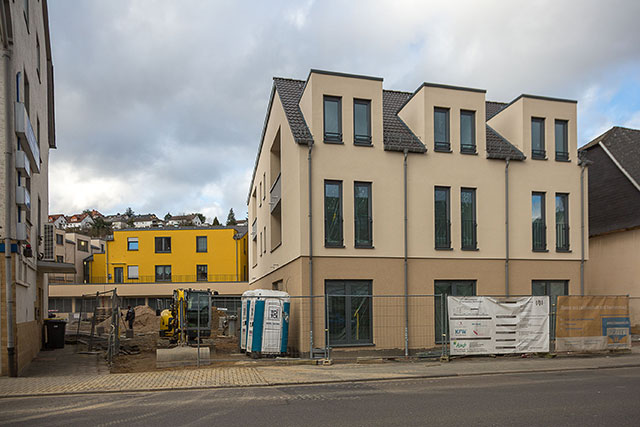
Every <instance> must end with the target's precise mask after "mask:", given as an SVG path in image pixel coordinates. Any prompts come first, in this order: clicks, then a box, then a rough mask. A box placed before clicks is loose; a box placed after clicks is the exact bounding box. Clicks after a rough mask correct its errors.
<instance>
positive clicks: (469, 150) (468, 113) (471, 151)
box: [460, 110, 477, 154]
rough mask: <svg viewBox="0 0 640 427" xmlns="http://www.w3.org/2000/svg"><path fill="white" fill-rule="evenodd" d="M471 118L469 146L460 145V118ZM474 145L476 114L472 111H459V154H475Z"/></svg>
mask: <svg viewBox="0 0 640 427" xmlns="http://www.w3.org/2000/svg"><path fill="white" fill-rule="evenodd" d="M463 116H471V143H472V144H471V145H468V144H466V145H463V144H462V117H463ZM476 150H477V145H476V112H475V111H473V110H460V152H461V153H462V154H477V151H476Z"/></svg>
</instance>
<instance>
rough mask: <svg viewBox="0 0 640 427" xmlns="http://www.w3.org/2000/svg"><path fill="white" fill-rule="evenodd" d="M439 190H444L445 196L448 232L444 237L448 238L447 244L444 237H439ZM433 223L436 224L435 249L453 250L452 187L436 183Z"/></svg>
mask: <svg viewBox="0 0 640 427" xmlns="http://www.w3.org/2000/svg"><path fill="white" fill-rule="evenodd" d="M438 191H444V192H445V195H446V198H445V209H446V224H445V226H446V234H445V235H444V236H443V238H444V239H445V240H446V246H445V245H444V242H442V241H441V240H442V239H439V238H438V235H439V233H438V214H437V200H436V197H437V193H438ZM433 225H434V235H433V236H434V238H433V241H434V246H435V249H438V250H451V187H445V186H440V185H436V186H435V187H434V190H433Z"/></svg>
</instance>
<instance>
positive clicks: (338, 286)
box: [325, 280, 373, 345]
mask: <svg viewBox="0 0 640 427" xmlns="http://www.w3.org/2000/svg"><path fill="white" fill-rule="evenodd" d="M325 292H326V298H327V315H328V326H329V331H328V332H329V334H328V335H329V336H328V338H329V343H330V345H362V344H371V343H373V327H372V326H373V322H372V318H373V313H372V311H373V301H372V299H373V298H372V297H371V292H372V282H371V280H327V281H325Z"/></svg>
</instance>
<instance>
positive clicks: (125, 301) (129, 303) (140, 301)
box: [122, 297, 147, 308]
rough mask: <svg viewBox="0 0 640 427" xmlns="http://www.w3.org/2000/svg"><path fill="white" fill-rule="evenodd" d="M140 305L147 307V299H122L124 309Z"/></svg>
mask: <svg viewBox="0 0 640 427" xmlns="http://www.w3.org/2000/svg"><path fill="white" fill-rule="evenodd" d="M139 305H147V302H146V300H145V298H131V297H129V298H122V307H123V308H126V307H129V306H131V307H137V306H139Z"/></svg>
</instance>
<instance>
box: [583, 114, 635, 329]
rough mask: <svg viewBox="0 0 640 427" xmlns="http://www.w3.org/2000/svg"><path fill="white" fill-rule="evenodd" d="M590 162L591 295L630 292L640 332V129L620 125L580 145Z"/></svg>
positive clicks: (588, 283) (588, 277)
mask: <svg viewBox="0 0 640 427" xmlns="http://www.w3.org/2000/svg"><path fill="white" fill-rule="evenodd" d="M580 152H581V153H583V154H584V155H585V157H586V158H587V159H588V160H589V161H590V162H592V164H591V165H590V166H589V262H588V263H587V266H586V290H587V294H590V295H629V296H630V297H631V298H630V300H629V309H630V315H631V326H632V328H633V330H634V331H638V332H640V130H638V129H628V128H623V127H619V126H615V127H613V128H611V129H609V130H608V131H606V132H605V133H603V134H602V135H600V136H598V137H596V138H595V139H594V140H593V141H591V142H589V143H588V144H586V145H584V146H583V147H581V148H580Z"/></svg>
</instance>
